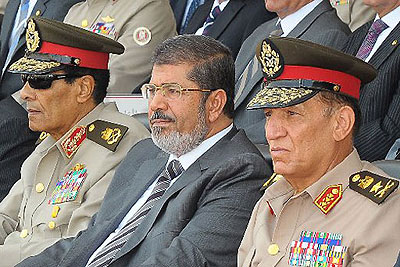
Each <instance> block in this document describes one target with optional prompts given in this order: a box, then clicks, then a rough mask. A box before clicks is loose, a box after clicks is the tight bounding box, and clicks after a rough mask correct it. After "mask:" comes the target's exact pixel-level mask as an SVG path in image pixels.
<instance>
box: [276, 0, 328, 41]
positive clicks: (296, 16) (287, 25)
mask: <svg viewBox="0 0 400 267" xmlns="http://www.w3.org/2000/svg"><path fill="white" fill-rule="evenodd" d="M321 2H322V0H314V1H312V2H310V3H308V4H307V5H305V6H303V7H302V8H300V9H299V10H297V11H296V12H294V13H292V14H290V15H288V16H286V17H284V18H283V19H280V18H279V19H278V21H277V23H276V25H278V23H279V22H280V23H281V27H282V31H283V34H282V35H281V36H282V37H286V36H288V34H289V33H290V32H291V31H292V30H293V29H294V28H295V27H296V26H297V24H299V23H300V21H302V20H303V19H304V18H305V17H306V16H307V15H308V14H309V13H310V12H311V11H313V10H314V8H315V7H316V6H318V5H319V4H320V3H321Z"/></svg>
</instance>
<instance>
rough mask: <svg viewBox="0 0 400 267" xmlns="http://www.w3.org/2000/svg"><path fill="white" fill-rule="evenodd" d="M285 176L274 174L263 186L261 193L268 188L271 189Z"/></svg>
mask: <svg viewBox="0 0 400 267" xmlns="http://www.w3.org/2000/svg"><path fill="white" fill-rule="evenodd" d="M282 177H283V176H282V175H280V174H276V173H273V174H272V175H271V177H269V178H268V179H267V180H266V181H265V183H264V184H263V185H262V186H261V188H260V191H264V190H265V189H267V188H268V187H270V186H271V185H272V184H273V183H275V182H276V181H278V180H279V179H281V178H282Z"/></svg>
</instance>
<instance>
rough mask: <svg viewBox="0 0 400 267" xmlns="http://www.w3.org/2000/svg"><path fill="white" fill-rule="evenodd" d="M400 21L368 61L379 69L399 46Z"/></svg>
mask: <svg viewBox="0 0 400 267" xmlns="http://www.w3.org/2000/svg"><path fill="white" fill-rule="evenodd" d="M399 38H400V23H398V24H397V26H396V27H395V28H394V29H393V30H392V31H391V33H390V34H389V36H388V37H387V38H386V39H385V41H383V43H382V44H381V46H380V47H379V49H378V50H376V52H375V54H373V56H372V57H371V59H370V60H369V62H368V63H370V64H371V65H372V66H374V67H375V68H376V69H378V68H379V67H380V66H381V65H382V63H383V62H385V60H386V59H387V58H388V57H389V56H390V55H391V54H392V53H393V52H394V51H395V50H396V49H398V47H399V42H400V39H399Z"/></svg>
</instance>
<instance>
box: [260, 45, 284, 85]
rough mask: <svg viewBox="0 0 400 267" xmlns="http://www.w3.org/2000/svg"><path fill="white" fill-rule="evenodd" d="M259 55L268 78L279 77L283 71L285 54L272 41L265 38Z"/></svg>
mask: <svg viewBox="0 0 400 267" xmlns="http://www.w3.org/2000/svg"><path fill="white" fill-rule="evenodd" d="M257 57H258V59H259V61H260V62H261V65H262V71H263V72H264V76H266V78H267V79H268V80H270V79H274V78H276V77H278V76H279V75H281V73H282V72H283V56H282V54H281V53H280V51H279V49H278V48H277V47H276V46H275V45H274V44H273V43H272V42H269V41H268V40H263V41H262V43H261V47H260V52H259V54H258V55H257Z"/></svg>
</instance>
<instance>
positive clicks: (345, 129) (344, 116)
mask: <svg viewBox="0 0 400 267" xmlns="http://www.w3.org/2000/svg"><path fill="white" fill-rule="evenodd" d="M334 118H335V124H334V129H333V138H334V139H335V140H336V141H341V140H343V139H345V138H346V137H347V136H348V135H351V134H352V133H353V127H354V123H355V120H356V116H355V114H354V111H353V109H352V108H351V107H349V106H343V107H340V108H339V109H338V110H337V111H336V113H335V115H334Z"/></svg>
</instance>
